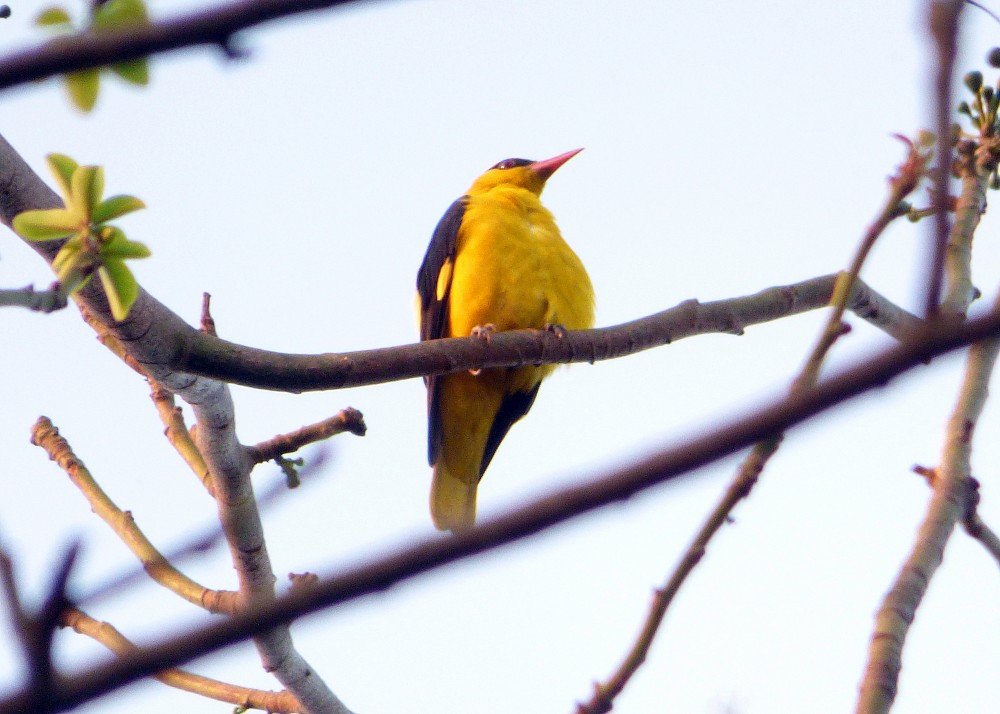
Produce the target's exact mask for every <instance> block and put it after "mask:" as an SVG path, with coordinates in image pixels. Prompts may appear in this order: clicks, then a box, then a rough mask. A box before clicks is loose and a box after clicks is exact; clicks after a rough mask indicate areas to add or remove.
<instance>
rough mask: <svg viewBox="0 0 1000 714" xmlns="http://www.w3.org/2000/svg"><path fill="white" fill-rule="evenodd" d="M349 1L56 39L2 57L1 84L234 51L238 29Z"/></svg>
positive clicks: (307, 2)
mask: <svg viewBox="0 0 1000 714" xmlns="http://www.w3.org/2000/svg"><path fill="white" fill-rule="evenodd" d="M351 2H354V0H243V1H242V2H232V3H227V4H225V5H220V6H219V7H214V8H211V9H208V10H201V11H199V12H194V13H191V14H188V15H182V16H181V17H176V18H173V19H170V20H163V21H162V22H157V23H153V24H150V25H146V26H144V27H130V28H128V29H126V30H122V31H120V32H101V33H88V34H83V35H78V36H75V37H67V38H60V39H59V40H58V41H52V42H47V43H45V44H43V45H40V46H39V47H35V48H32V49H29V50H23V51H21V52H15V53H13V54H10V55H7V56H6V57H4V58H2V59H0V89H6V88H8V87H15V86H17V85H20V84H27V83H29V82H32V81H35V80H39V79H45V78H46V77H50V76H52V75H54V74H64V73H66V72H72V71H74V70H80V69H86V68H88V67H101V66H103V65H108V64H113V63H115V62H121V61H123V60H130V59H138V58H140V57H147V56H149V55H151V54H155V53H158V52H168V51H170V50H176V49H180V48H183V47H191V46H196V45H216V46H219V47H221V48H222V49H223V50H224V51H225V52H226V53H227V54H233V53H234V52H235V51H234V49H233V48H232V38H233V35H234V34H235V33H237V32H239V31H240V30H245V29H247V28H249V27H253V26H255V25H259V24H261V23H264V22H267V21H269V20H275V19H277V18H280V17H287V16H290V15H296V14H299V13H303V12H309V11H313V10H322V9H326V8H333V7H339V6H341V5H347V4H349V3H351Z"/></svg>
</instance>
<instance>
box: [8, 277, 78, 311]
mask: <svg viewBox="0 0 1000 714" xmlns="http://www.w3.org/2000/svg"><path fill="white" fill-rule="evenodd" d="M68 304H69V300H68V299H67V297H66V292H65V291H64V290H62V289H61V288H60V286H59V283H53V285H52V287H50V288H49V289H48V290H35V288H34V286H32V285H29V286H27V287H25V288H21V289H20V290H0V307H11V306H16V307H26V308H28V309H29V310H34V311H35V312H55V311H56V310H62V309H63V308H64V307H66V305H68Z"/></svg>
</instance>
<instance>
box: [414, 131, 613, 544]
mask: <svg viewBox="0 0 1000 714" xmlns="http://www.w3.org/2000/svg"><path fill="white" fill-rule="evenodd" d="M580 151H582V149H577V150H575V151H569V152H567V153H565V154H561V155H559V156H556V157H553V158H551V159H546V160H545V161H528V160H526V159H506V160H504V161H501V162H500V163H498V164H496V165H495V166H493V167H492V168H490V169H489V170H488V171H487V172H486V173H484V174H483V175H482V176H480V177H479V178H478V179H476V180H475V182H474V183H473V184H472V187H471V188H469V190H468V191H467V192H466V194H465V195H464V196H462V197H461V198H459V199H458V200H457V201H455V202H454V203H453V204H451V207H450V208H449V209H448V210H447V212H446V213H445V214H444V216H443V217H442V218H441V220H440V222H439V223H438V225H437V228H436V229H435V230H434V235H433V237H432V238H431V243H430V246H428V248H427V254H426V255H425V256H424V261H423V264H422V265H421V266H420V272H419V273H418V274H417V292H418V298H419V301H420V339H421V340H433V339H437V338H440V337H461V336H466V335H470V334H485V335H486V336H487V337H488V334H489V332H491V331H493V330H516V329H522V328H537V329H543V328H551V327H555V328H566V329H569V330H579V329H587V328H590V327H593V324H594V289H593V287H592V286H591V284H590V278H589V277H588V276H587V271H586V270H585V269H584V267H583V264H582V263H581V262H580V259H579V258H578V257H577V256H576V253H574V252H573V251H572V249H570V247H569V246H568V245H567V244H566V242H565V241H564V240H563V238H562V236H561V235H560V234H559V229H558V228H557V227H556V223H555V220H554V219H553V218H552V214H551V213H549V211H548V210H547V209H546V208H545V207H544V206H542V203H541V201H540V200H539V195H540V194H541V192H542V188H543V187H544V186H545V181H546V180H547V179H548V178H549V177H550V176H551V175H552V174H553V173H555V171H556V169H558V168H559V167H560V166H562V165H563V164H564V163H566V162H567V161H569V160H570V159H571V158H573V157H574V156H575V155H576V154H578V153H579V152H580ZM553 369H554V366H553V365H544V366H541V367H519V368H509V369H484V370H481V371H478V372H475V373H473V372H461V373H455V374H448V375H441V376H436V377H426V378H425V380H424V381H425V382H426V384H427V413H428V422H429V423H428V440H427V441H428V450H427V456H428V461H429V462H430V465H431V466H432V467H433V469H434V478H433V483H432V485H431V497H430V501H431V516H432V518H433V519H434V525H436V526H437V527H438V528H440V529H441V530H452V531H459V530H464V529H467V528H470V527H471V526H472V525H473V523H474V522H475V519H476V488H477V486H478V485H479V481H480V479H482V477H483V472H484V471H486V467H487V466H489V463H490V461H491V460H492V459H493V455H494V454H495V453H496V450H497V447H498V446H499V445H500V442H501V441H502V440H503V438H504V436H506V434H507V432H508V431H509V430H510V428H511V426H512V425H513V424H514V422H516V421H517V420H518V419H520V418H521V417H523V416H524V415H525V414H527V413H528V410H529V409H530V408H531V405H532V403H533V402H534V401H535V396H536V395H537V394H538V387H539V385H540V384H541V381H542V379H543V378H545V377H546V376H548V375H549V374H551V373H552V371H553Z"/></svg>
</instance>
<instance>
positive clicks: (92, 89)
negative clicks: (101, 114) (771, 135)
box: [65, 69, 101, 112]
mask: <svg viewBox="0 0 1000 714" xmlns="http://www.w3.org/2000/svg"><path fill="white" fill-rule="evenodd" d="M65 81H66V89H67V90H69V97H70V99H72V100H73V104H75V105H76V108H77V109H79V110H80V111H82V112H89V111H90V110H91V109H93V108H94V105H95V104H96V103H97V92H98V90H99V89H100V88H101V75H100V73H99V72H98V71H97V70H96V69H81V70H80V71H78V72H70V73H69V74H67V75H66V78H65Z"/></svg>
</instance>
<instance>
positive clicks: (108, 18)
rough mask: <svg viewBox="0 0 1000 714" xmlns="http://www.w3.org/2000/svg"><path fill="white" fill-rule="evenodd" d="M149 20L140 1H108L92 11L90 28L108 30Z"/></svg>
mask: <svg viewBox="0 0 1000 714" xmlns="http://www.w3.org/2000/svg"><path fill="white" fill-rule="evenodd" d="M148 19H149V16H148V15H147V13H146V6H145V4H144V3H143V2H142V0H108V2H106V3H103V4H102V5H100V6H99V7H98V8H97V10H95V11H94V19H93V21H92V22H91V25H90V26H91V28H92V29H94V30H110V29H116V28H119V27H125V26H128V25H137V24H140V23H145V22H147V21H148Z"/></svg>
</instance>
